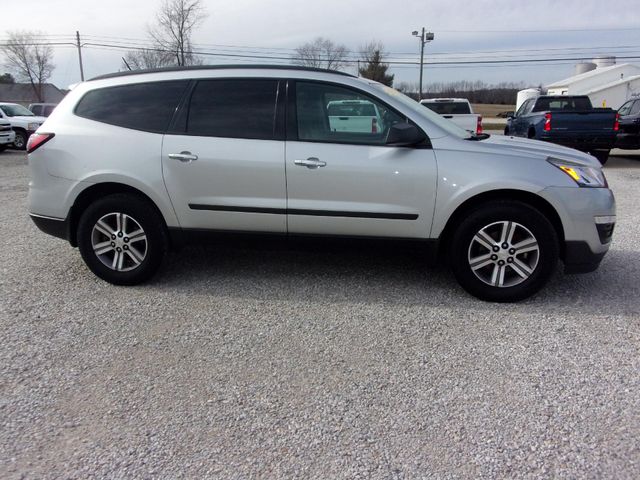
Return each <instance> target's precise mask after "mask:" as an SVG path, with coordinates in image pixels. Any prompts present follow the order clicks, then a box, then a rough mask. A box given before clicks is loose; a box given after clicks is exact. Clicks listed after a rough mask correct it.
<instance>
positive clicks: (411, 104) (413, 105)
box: [371, 82, 473, 139]
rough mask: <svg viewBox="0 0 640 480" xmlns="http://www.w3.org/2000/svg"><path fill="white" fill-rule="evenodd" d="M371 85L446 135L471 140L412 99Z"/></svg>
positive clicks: (468, 136)
mask: <svg viewBox="0 0 640 480" xmlns="http://www.w3.org/2000/svg"><path fill="white" fill-rule="evenodd" d="M371 85H373V86H374V87H376V88H378V89H380V90H382V91H383V92H384V93H386V94H387V95H390V96H391V97H393V98H394V99H396V100H398V101H399V102H400V103H402V104H403V105H405V106H406V107H408V108H410V109H411V110H413V111H414V112H415V113H416V114H417V115H420V116H421V117H426V118H427V119H428V120H429V121H430V122H431V123H435V124H436V125H437V126H438V127H439V128H441V129H442V130H444V131H445V132H447V133H448V134H450V135H454V136H456V137H458V138H462V139H464V138H471V137H472V136H473V135H471V134H470V133H469V132H468V131H467V130H465V129H464V128H460V127H459V126H457V125H456V124H454V123H453V122H451V121H449V120H447V119H446V118H444V117H441V116H440V115H438V114H437V113H435V112H432V111H431V110H429V109H428V108H425V107H424V105H422V104H421V103H418V102H416V101H415V100H414V99H413V98H410V97H407V96H406V95H405V94H403V93H401V92H399V91H398V90H396V89H395V88H391V87H387V86H386V85H382V84H381V83H377V82H371Z"/></svg>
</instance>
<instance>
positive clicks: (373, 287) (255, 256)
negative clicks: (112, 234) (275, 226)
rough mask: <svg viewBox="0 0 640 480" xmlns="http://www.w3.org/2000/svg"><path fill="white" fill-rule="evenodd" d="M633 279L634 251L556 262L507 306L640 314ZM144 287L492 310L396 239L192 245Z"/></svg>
mask: <svg viewBox="0 0 640 480" xmlns="http://www.w3.org/2000/svg"><path fill="white" fill-rule="evenodd" d="M637 278H640V252H637V251H627V250H615V249H613V250H611V251H610V252H609V253H608V255H607V256H606V257H605V259H604V260H603V262H602V264H601V266H600V268H599V269H598V270H597V271H595V272H593V273H589V274H584V275H565V274H564V273H563V272H562V265H561V264H559V266H558V269H557V271H556V272H555V274H554V275H553V277H552V278H551V280H550V282H549V284H548V285H547V286H546V287H545V288H544V289H543V290H542V291H541V292H540V293H538V294H537V295H535V296H533V297H532V298H530V299H528V300H525V301H523V302H520V303H518V304H513V305H512V306H510V307H509V308H511V309H515V310H516V311H517V310H526V311H527V312H529V313H531V312H534V313H535V312H536V311H539V313H540V314H548V313H552V312H554V311H557V312H566V311H567V310H568V309H576V308H577V309H579V311H589V312H591V313H595V312H600V313H602V314H616V313H619V314H627V313H632V314H635V315H640V284H639V282H637V281H633V279H637ZM145 288H153V289H159V290H161V291H175V292H181V293H182V292H185V293H187V292H188V294H189V295H203V296H209V295H216V296H228V297H232V298H244V299H252V300H268V301H294V302H296V301H299V302H317V303H328V304H330V303H336V302H340V303H341V302H348V303H363V304H389V305H393V304H402V305H404V306H412V305H420V306H425V305H426V306H429V305H431V306H434V307H440V306H448V307H452V308H463V309H466V308H473V309H484V310H493V309H495V308H496V304H494V303H489V302H483V301H480V300H478V299H476V298H474V297H472V296H470V295H469V294H467V293H466V292H465V291H464V290H462V288H461V287H460V286H459V285H458V284H457V282H456V280H455V278H454V277H453V275H452V274H451V272H450V271H449V269H448V268H446V266H443V265H436V266H429V265H428V261H427V257H426V255H425V254H424V252H423V251H421V250H420V249H419V248H417V247H415V246H405V245H403V243H400V242H381V243H367V242H359V241H342V242H335V241H327V240H315V241H304V242H291V241H287V240H275V241H269V242H267V243H262V242H258V241H256V242H249V243H241V244H239V243H229V242H219V243H216V244H210V245H207V246H190V247H185V248H184V249H182V250H181V251H178V252H175V253H173V254H171V255H170V257H169V258H168V261H167V262H166V265H165V268H163V270H162V271H161V273H160V275H158V276H157V277H156V279H155V280H154V281H153V282H152V283H151V284H148V285H147V286H146V287H145Z"/></svg>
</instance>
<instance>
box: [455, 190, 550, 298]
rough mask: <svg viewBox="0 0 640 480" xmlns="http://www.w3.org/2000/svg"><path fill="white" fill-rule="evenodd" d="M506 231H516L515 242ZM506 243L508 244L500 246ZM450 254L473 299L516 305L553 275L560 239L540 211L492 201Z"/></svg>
mask: <svg viewBox="0 0 640 480" xmlns="http://www.w3.org/2000/svg"><path fill="white" fill-rule="evenodd" d="M503 231H506V232H511V239H510V240H509V235H508V234H507V235H505V237H503V236H502V235H503ZM502 238H505V240H506V242H503V243H500V241H501V240H502ZM485 239H486V240H485ZM534 242H535V244H534ZM518 245H520V247H518ZM505 246H506V248H504V247H505ZM489 247H490V248H489ZM517 249H520V250H522V252H520V253H518V250H517ZM449 255H450V263H451V268H452V270H453V273H454V275H455V277H456V279H457V280H458V282H459V283H460V285H461V286H462V288H464V289H465V290H466V291H467V292H469V293H470V294H471V295H473V296H475V297H477V298H479V299H481V300H486V301H491V302H517V301H519V300H523V299H525V298H527V297H530V296H531V295H533V294H534V293H536V292H537V291H538V290H540V289H541V288H542V287H543V286H544V284H545V283H546V282H547V281H548V280H549V277H550V276H551V274H552V273H553V272H554V270H555V268H556V265H557V263H558V257H559V246H558V236H557V234H556V231H555V229H554V228H553V225H552V224H551V222H549V220H548V219H547V218H546V217H545V216H544V215H543V214H542V213H540V212H539V211H538V210H537V209H535V208H533V207H531V206H529V205H527V204H525V203H522V202H519V201H509V200H503V201H492V202H488V203H485V204H482V205H481V206H479V207H478V208H476V209H475V210H473V211H471V212H470V213H469V214H468V215H467V217H466V218H465V219H464V220H463V221H462V222H461V223H460V225H459V227H458V228H457V230H456V231H455V232H454V234H453V239H452V243H451V249H450V254H449ZM473 267H475V268H473ZM518 270H519V272H518ZM502 272H504V273H502ZM501 273H502V275H501ZM500 282H502V285H500Z"/></svg>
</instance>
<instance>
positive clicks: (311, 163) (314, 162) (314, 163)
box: [293, 157, 327, 169]
mask: <svg viewBox="0 0 640 480" xmlns="http://www.w3.org/2000/svg"><path fill="white" fill-rule="evenodd" d="M293 163H295V164H296V165H298V166H300V167H307V168H311V169H313V168H318V167H324V166H326V165H327V162H324V161H322V160H320V159H319V158H316V157H309V158H307V159H306V160H294V161H293Z"/></svg>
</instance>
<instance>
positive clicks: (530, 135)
mask: <svg viewBox="0 0 640 480" xmlns="http://www.w3.org/2000/svg"><path fill="white" fill-rule="evenodd" d="M527 138H530V139H532V140H535V138H536V131H535V129H533V128H530V129H529V131H528V132H527Z"/></svg>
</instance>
